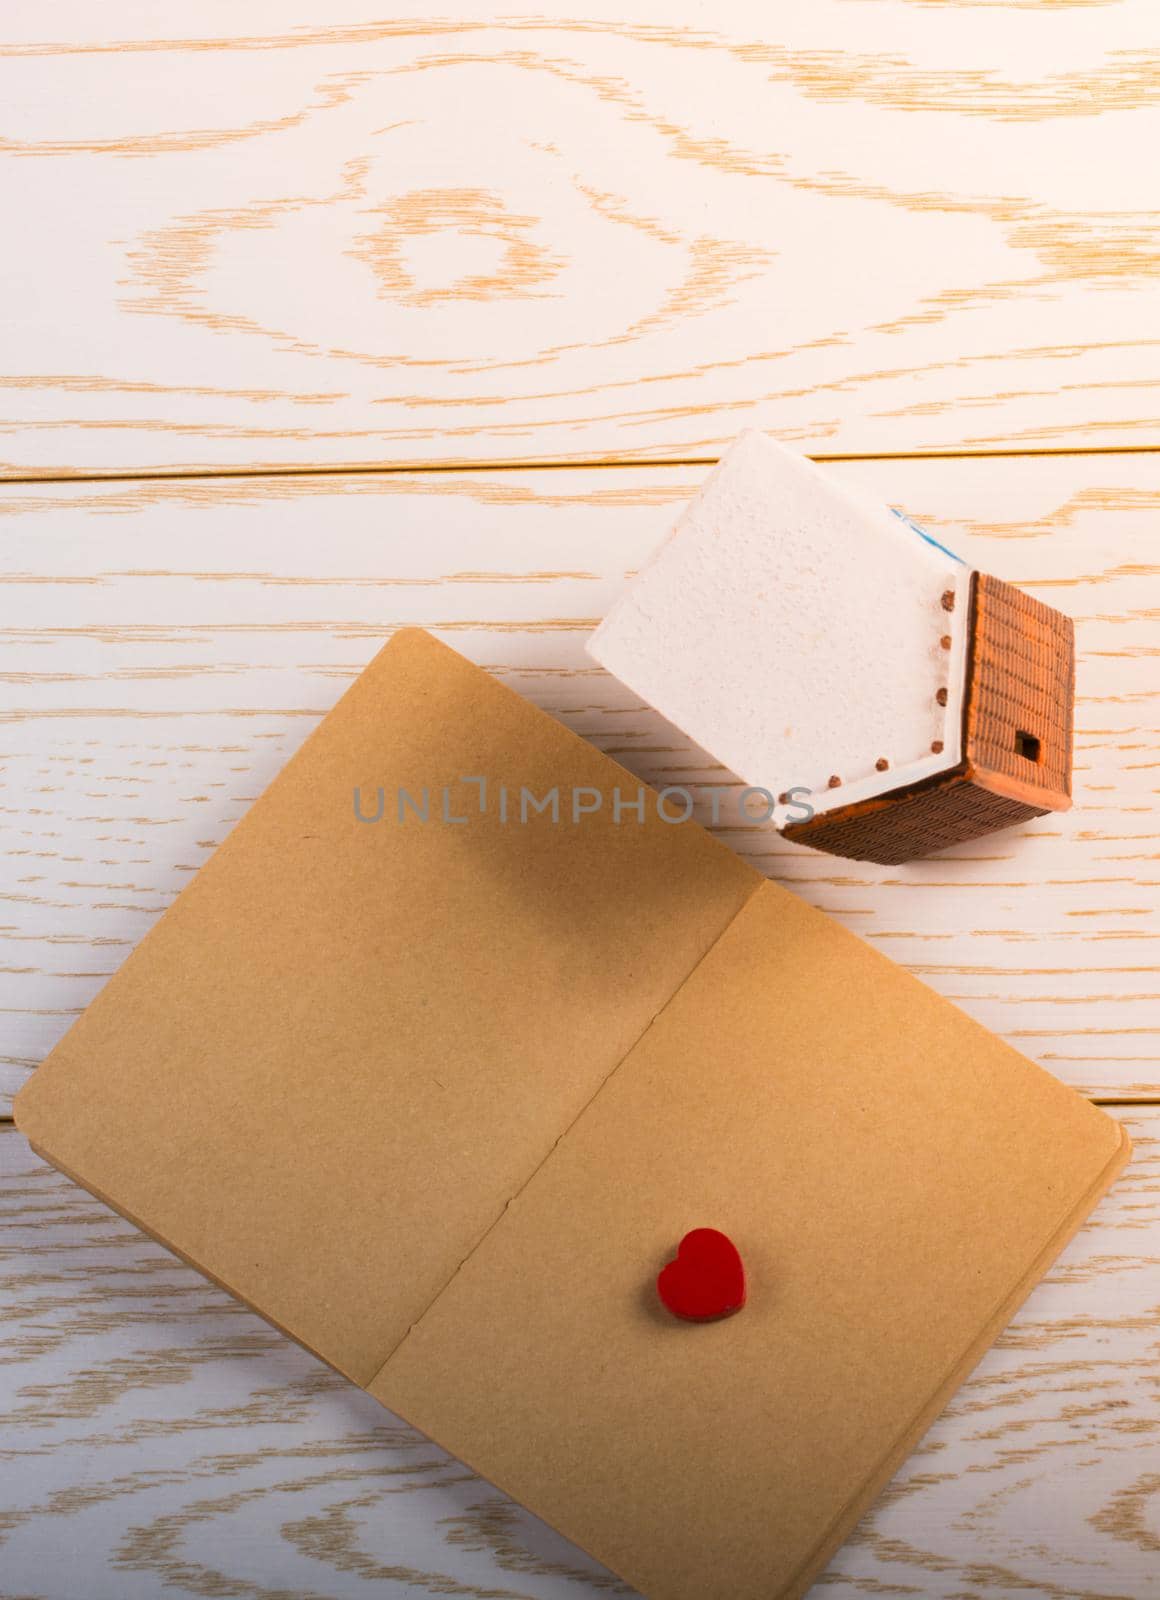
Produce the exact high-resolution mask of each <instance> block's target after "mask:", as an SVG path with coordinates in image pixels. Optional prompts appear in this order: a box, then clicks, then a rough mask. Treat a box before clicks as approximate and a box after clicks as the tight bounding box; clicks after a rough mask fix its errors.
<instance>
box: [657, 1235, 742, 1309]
mask: <svg viewBox="0 0 1160 1600" xmlns="http://www.w3.org/2000/svg"><path fill="white" fill-rule="evenodd" d="M657 1293H658V1294H659V1295H660V1297H661V1300H662V1301H663V1302H664V1304H665V1305H666V1306H667V1307H668V1309H669V1310H670V1311H671V1312H672V1313H673V1316H674V1317H682V1318H683V1319H684V1320H685V1321H686V1322H714V1321H716V1320H717V1318H718V1317H731V1316H732V1315H733V1313H734V1312H735V1311H740V1310H741V1307H742V1306H743V1305H744V1304H745V1268H744V1266H742V1264H741V1257H740V1255H739V1254H738V1251H737V1246H736V1245H735V1244H734V1243H733V1241H732V1239H727V1238H726V1237H725V1235H724V1234H723V1233H719V1232H718V1231H717V1229H716V1228H694V1229H693V1231H692V1233H687V1234H686V1235H685V1237H684V1238H683V1239H682V1240H681V1242H680V1245H679V1247H678V1249H677V1258H676V1260H675V1261H670V1262H669V1264H668V1266H667V1267H664V1268H663V1269H662V1271H661V1273H660V1276H659V1277H658V1278H657Z"/></svg>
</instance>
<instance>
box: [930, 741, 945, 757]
mask: <svg viewBox="0 0 1160 1600" xmlns="http://www.w3.org/2000/svg"><path fill="white" fill-rule="evenodd" d="M930 747H931V750H932V751H933V752H934V754H935V755H936V756H941V755H942V753H943V742H942V740H941V739H932V740H931V742H930Z"/></svg>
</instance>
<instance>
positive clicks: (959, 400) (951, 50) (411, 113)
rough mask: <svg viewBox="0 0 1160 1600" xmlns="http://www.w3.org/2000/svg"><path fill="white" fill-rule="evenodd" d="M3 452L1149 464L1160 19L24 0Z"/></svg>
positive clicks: (693, 6) (2, 77)
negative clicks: (1117, 450)
mask: <svg viewBox="0 0 1160 1600" xmlns="http://www.w3.org/2000/svg"><path fill="white" fill-rule="evenodd" d="M2 30H3V32H2V37H0V208H2V214H3V215H4V217H5V218H6V219H7V220H8V222H9V228H8V231H7V233H6V238H5V249H4V251H3V255H2V257H0V305H2V306H3V308H4V310H3V313H2V315H3V317H4V344H5V358H4V373H5V376H4V377H3V379H0V391H2V398H0V470H6V471H7V472H8V473H9V474H10V475H23V474H26V473H45V474H50V475H51V474H60V473H64V472H99V473H103V472H108V471H111V470H116V469H122V470H125V469H129V470H144V469H148V470H156V469H166V468H175V467H176V468H187V469H188V468H194V467H205V466H217V467H224V466H233V467H238V466H246V467H253V466H255V465H262V464H271V465H272V464H277V463H289V464H291V465H293V466H302V465H306V464H311V463H314V464H324V463H329V464H347V465H350V464H355V463H368V462H369V463H382V462H395V463H399V462H431V461H436V462H444V463H446V462H448V461H451V462H455V461H464V460H470V461H477V462H483V461H488V460H490V461H492V462H496V461H503V460H531V459H537V460H544V459H569V460H577V459H581V458H583V459H612V458H615V459H620V460H624V459H640V458H659V457H666V458H670V459H672V458H682V457H690V456H703V455H705V454H710V455H712V454H715V453H717V452H718V450H719V447H720V445H721V444H722V443H723V442H724V441H725V440H726V439H727V438H728V437H729V436H731V435H732V434H733V433H735V432H736V431H737V429H738V428H739V427H740V426H741V425H742V424H743V423H745V422H756V423H759V424H760V425H763V426H767V427H771V428H775V429H778V430H779V431H781V432H782V433H783V434H784V435H786V436H787V437H790V438H799V439H803V440H808V441H812V442H813V443H814V444H815V446H816V447H818V448H824V449H826V450H827V451H830V452H878V453H881V452H897V451H905V450H915V449H930V448H946V447H961V446H964V445H967V446H971V447H991V446H996V445H1012V444H1013V445H1016V446H1023V447H1029V446H1034V447H1039V446H1044V445H1051V444H1054V445H1060V444H1063V445H1068V446H1076V445H1085V446H1092V445H1095V446H1107V445H1109V444H1140V443H1145V444H1151V445H1156V444H1157V443H1158V442H1160V402H1158V396H1157V381H1158V380H1157V377H1156V350H1157V343H1158V340H1160V323H1158V321H1157V316H1156V274H1157V270H1158V262H1160V232H1158V223H1157V216H1156V212H1155V209H1154V208H1155V199H1156V195H1155V182H1154V162H1153V161H1152V160H1151V159H1150V156H1149V153H1150V152H1152V151H1154V150H1155V149H1156V148H1157V147H1158V145H1160V90H1158V88H1157V84H1158V83H1160V11H1158V9H1157V7H1156V5H1155V3H1154V0H1083V3H1080V0H1066V3H1064V0H1059V3H1052V0H1040V3H1034V0H1005V3H1004V0H998V3H989V4H958V5H955V4H944V5H931V4H929V3H922V0H810V4H808V5H802V4H790V3H788V0H735V3H734V4H732V5H730V6H727V7H709V6H706V5H705V4H704V3H703V0H672V3H671V4H668V5H666V6H665V7H664V8H663V9H662V8H658V7H657V6H656V5H655V4H652V3H650V0H621V3H616V4H614V3H612V0H587V3H586V4H585V5H584V6H583V7H579V8H577V7H576V6H574V5H572V4H568V5H552V6H549V7H547V8H542V9H540V10H526V9H525V10H516V11H512V12H509V13H508V14H506V15H504V16H503V17H502V18H501V19H500V21H499V24H498V25H497V20H496V17H495V14H494V11H493V9H492V8H491V7H489V6H487V5H485V4H483V3H482V0H457V4H456V5H455V6H454V7H453V8H452V9H450V10H446V9H440V8H435V7H432V6H429V5H428V6H419V7H417V8H412V10H411V12H410V13H408V14H401V15H396V14H390V15H386V16H384V14H383V11H382V8H381V7H379V6H375V5H373V4H372V3H371V0H340V3H338V4H334V5H328V6H326V7H319V5H318V4H317V3H316V0H311V3H307V0H248V4H247V5H245V6H243V7H238V6H236V5H233V4H226V3H225V0H201V3H200V4H199V5H197V6H196V7H175V6H168V7H158V6H153V5H143V4H140V3H139V0H104V3H103V4H102V5H100V6H98V7H94V6H91V5H89V4H86V3H84V0H56V3H55V4H54V5H52V6H51V7H45V6H17V7H8V8H6V13H5V16H4V18H3V23H2Z"/></svg>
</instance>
